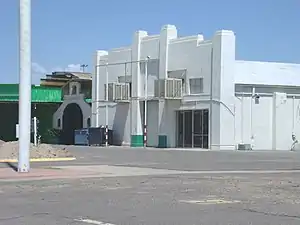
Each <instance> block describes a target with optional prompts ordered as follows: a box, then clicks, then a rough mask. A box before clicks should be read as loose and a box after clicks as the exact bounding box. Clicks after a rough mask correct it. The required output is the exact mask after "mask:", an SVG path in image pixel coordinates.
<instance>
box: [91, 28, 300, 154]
mask: <svg viewBox="0 0 300 225" xmlns="http://www.w3.org/2000/svg"><path fill="white" fill-rule="evenodd" d="M235 48H236V42H235V34H234V33H233V32H232V31H228V30H221V31H217V32H216V33H215V34H214V36H213V37H212V38H211V39H209V40H205V39H204V37H203V36H202V35H195V36H189V37H180V36H179V35H178V34H177V29H176V27H175V26H173V25H165V26H163V27H162V29H161V31H160V34H159V35H148V33H147V32H146V31H137V32H136V33H135V34H134V36H133V41H132V45H131V46H128V47H123V48H118V49H112V50H110V51H97V52H96V56H95V73H94V77H93V91H92V126H100V125H105V124H106V113H105V112H106V110H105V106H106V104H107V105H108V114H107V120H108V125H109V127H110V128H112V129H113V130H114V139H115V140H116V141H117V142H119V144H131V146H142V145H143V125H144V101H145V99H146V100H147V114H146V115H147V145H148V146H155V147H187V148H193V147H194V148H211V149H236V148H237V146H238V145H239V144H245V145H246V147H247V145H251V146H252V148H253V149H257V150H271V149H273V150H290V149H291V146H292V144H293V140H292V134H295V135H296V136H297V135H300V101H299V99H300V95H299V94H300V87H299V86H300V65H295V64H284V63H268V62H250V61H239V60H236V58H235ZM146 65H147V66H146ZM146 77H147V82H146V83H147V85H146V84H145V80H146V79H145V78H146ZM106 78H107V80H108V83H109V84H108V87H109V88H108V100H109V101H108V103H107V101H106V91H105V86H106V85H105V84H106ZM145 90H147V92H146V93H147V94H146V95H145Z"/></svg>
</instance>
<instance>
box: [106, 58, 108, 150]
mask: <svg viewBox="0 0 300 225" xmlns="http://www.w3.org/2000/svg"><path fill="white" fill-rule="evenodd" d="M105 75H106V89H105V103H106V104H105V146H106V147H107V146H108V64H107V63H106V67H105Z"/></svg>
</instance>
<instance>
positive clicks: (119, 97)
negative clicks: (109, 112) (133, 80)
mask: <svg viewBox="0 0 300 225" xmlns="http://www.w3.org/2000/svg"><path fill="white" fill-rule="evenodd" d="M104 90H105V95H104V96H105V99H106V85H104ZM129 100H130V84H129V83H109V84H108V101H110V102H120V101H125V102H126V101H129Z"/></svg>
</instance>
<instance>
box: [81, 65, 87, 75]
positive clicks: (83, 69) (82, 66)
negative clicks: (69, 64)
mask: <svg viewBox="0 0 300 225" xmlns="http://www.w3.org/2000/svg"><path fill="white" fill-rule="evenodd" d="M87 67H88V65H87V64H81V65H80V68H81V71H82V72H83V73H84V71H85V68H87Z"/></svg>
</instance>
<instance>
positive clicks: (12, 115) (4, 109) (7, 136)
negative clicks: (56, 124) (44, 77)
mask: <svg viewBox="0 0 300 225" xmlns="http://www.w3.org/2000/svg"><path fill="white" fill-rule="evenodd" d="M59 105H60V104H55V103H52V104H46V103H37V104H32V111H31V113H32V117H34V116H36V117H37V118H38V119H39V121H40V123H39V133H40V135H41V137H42V138H41V139H42V142H43V143H51V142H52V140H51V139H52V137H51V135H50V132H49V131H50V130H51V128H52V116H53V114H54V112H55V111H56V110H57V109H58V107H59ZM18 110H19V109H18V103H15V102H11V103H0V115H1V116H0V139H1V140H4V141H15V140H16V124H17V123H18V120H19V117H18V114H19V113H18Z"/></svg>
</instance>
